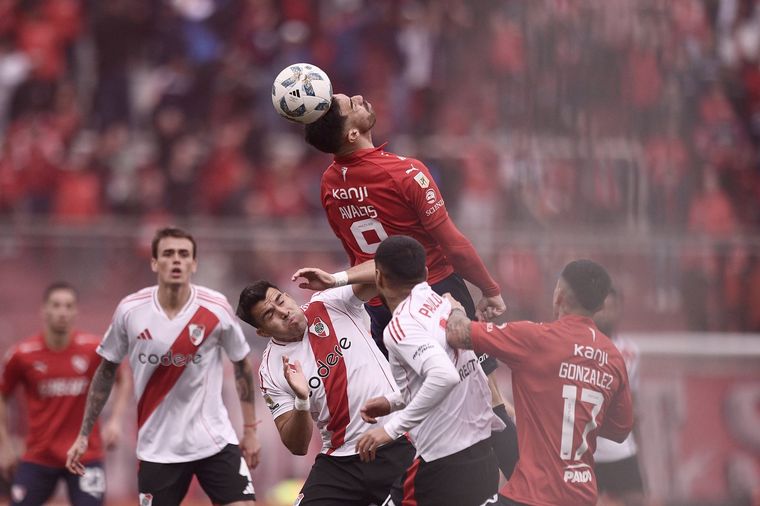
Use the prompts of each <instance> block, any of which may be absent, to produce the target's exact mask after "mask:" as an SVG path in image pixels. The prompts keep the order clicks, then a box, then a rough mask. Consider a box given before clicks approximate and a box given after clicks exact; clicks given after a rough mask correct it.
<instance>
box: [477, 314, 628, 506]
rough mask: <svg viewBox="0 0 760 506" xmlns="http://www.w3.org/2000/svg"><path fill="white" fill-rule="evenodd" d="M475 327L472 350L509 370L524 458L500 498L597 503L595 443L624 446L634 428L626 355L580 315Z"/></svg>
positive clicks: (559, 502) (528, 502)
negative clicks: (615, 442) (603, 438)
mask: <svg viewBox="0 0 760 506" xmlns="http://www.w3.org/2000/svg"><path fill="white" fill-rule="evenodd" d="M477 325H478V324H475V325H474V326H473V329H474V330H473V335H472V338H473V344H474V345H475V348H476V349H477V350H478V351H484V352H487V353H492V354H493V355H495V356H496V357H497V358H499V359H500V360H502V361H504V362H505V363H507V364H508V365H509V366H510V368H511V369H512V388H513V391H514V398H515V412H516V414H517V434H518V442H519V444H520V460H519V461H518V463H517V466H516V468H515V472H514V474H513V475H512V478H511V479H510V481H509V482H508V483H507V485H506V486H505V487H504V488H503V489H502V493H503V494H504V495H506V496H507V497H509V498H511V499H513V500H515V501H518V502H524V503H526V504H537V505H550V504H551V505H554V504H563V505H564V504H573V505H586V504H589V505H590V504H596V498H597V490H596V479H595V475H594V469H593V463H594V462H593V453H594V449H595V446H596V437H597V435H598V434H604V435H606V436H608V437H610V438H612V439H616V440H622V439H624V438H625V436H626V435H627V434H628V433H629V432H630V430H631V425H632V423H633V418H632V409H631V399H630V389H629V387H628V377H627V373H626V369H625V364H624V362H623V358H622V356H621V355H620V353H619V352H618V350H617V349H616V348H615V346H614V345H613V344H612V342H611V341H610V339H609V338H607V336H605V335H604V334H602V333H601V332H600V331H599V330H598V329H597V328H596V326H595V325H594V323H593V321H592V320H591V319H590V318H585V317H582V316H577V315H568V316H565V317H563V318H561V319H560V320H558V321H556V322H553V323H549V324H537V323H533V322H514V323H509V324H505V325H493V324H486V325H482V326H479V327H477ZM475 329H477V330H475Z"/></svg>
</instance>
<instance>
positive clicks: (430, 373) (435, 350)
mask: <svg viewBox="0 0 760 506" xmlns="http://www.w3.org/2000/svg"><path fill="white" fill-rule="evenodd" d="M394 322H395V323H398V319H396V318H394V319H393V320H392V322H391V323H390V324H389V326H390V325H395V323H394ZM397 328H398V327H397ZM402 330H403V336H402V335H400V334H401V333H400V332H399V333H398V334H396V336H398V337H400V339H399V340H397V339H396V337H394V334H392V333H391V332H390V330H389V328H388V327H386V330H385V339H384V341H385V345H386V347H387V348H388V353H389V354H394V355H395V356H396V357H398V360H399V361H400V362H403V363H404V364H406V365H408V366H409V367H411V368H412V369H413V370H414V372H416V373H417V374H418V375H419V376H421V377H422V378H423V384H422V386H421V387H420V389H419V390H418V391H417V393H416V394H415V395H414V397H413V398H412V399H410V400H409V402H408V404H407V405H406V407H405V408H404V409H402V410H400V411H397V412H396V413H395V414H394V415H392V418H391V419H390V420H388V421H387V422H386V423H385V431H386V432H387V433H388V435H390V436H391V437H392V438H397V437H399V436H401V435H402V434H403V433H404V432H407V431H408V430H410V429H411V428H413V427H415V426H416V425H418V424H419V423H420V422H422V420H423V419H424V418H425V417H426V416H427V414H428V413H429V412H430V411H432V410H433V409H434V408H435V407H436V406H438V405H439V404H440V403H441V401H442V400H443V399H444V398H445V397H446V396H447V395H448V393H449V392H450V391H451V389H452V388H454V387H455V386H456V385H457V383H459V374H458V373H457V370H456V367H454V364H453V363H452V362H451V359H450V358H449V356H448V354H447V353H446V350H444V349H443V347H442V346H441V345H440V344H439V343H438V341H436V340H434V339H432V338H431V337H430V336H428V335H427V333H426V332H425V329H424V328H423V327H422V326H421V325H419V324H418V325H405V326H404V327H403V329H402Z"/></svg>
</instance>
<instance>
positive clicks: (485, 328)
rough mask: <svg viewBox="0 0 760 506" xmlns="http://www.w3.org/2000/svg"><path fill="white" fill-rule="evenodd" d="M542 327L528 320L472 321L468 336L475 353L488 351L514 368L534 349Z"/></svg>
mask: <svg viewBox="0 0 760 506" xmlns="http://www.w3.org/2000/svg"><path fill="white" fill-rule="evenodd" d="M542 329H543V325H542V324H540V323H534V322H528V321H523V322H512V323H504V324H501V325H496V324H493V323H484V322H472V323H471V324H470V337H471V339H472V347H473V350H475V353H477V354H481V353H488V354H489V355H491V356H492V357H496V358H497V359H499V360H501V361H502V362H504V363H505V364H507V365H508V366H509V367H511V368H513V369H515V368H519V367H520V365H521V364H522V363H523V362H524V361H525V359H526V358H527V357H528V356H529V355H530V354H531V352H533V351H534V350H535V348H536V347H537V346H536V343H537V338H538V335H539V334H540V333H541V331H542Z"/></svg>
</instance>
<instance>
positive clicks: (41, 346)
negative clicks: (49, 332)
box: [5, 334, 45, 359]
mask: <svg viewBox="0 0 760 506" xmlns="http://www.w3.org/2000/svg"><path fill="white" fill-rule="evenodd" d="M44 350H45V343H44V342H43V340H42V336H40V335H39V334H35V335H33V336H28V337H25V338H24V339H22V340H21V341H19V342H17V343H16V344H14V345H13V346H11V347H10V348H8V351H7V353H6V355H5V356H6V358H8V359H9V358H10V357H12V356H13V355H29V354H31V353H36V352H39V351H44Z"/></svg>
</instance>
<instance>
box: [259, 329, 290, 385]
mask: <svg viewBox="0 0 760 506" xmlns="http://www.w3.org/2000/svg"><path fill="white" fill-rule="evenodd" d="M284 351H285V346H283V345H281V344H278V343H277V342H275V341H274V340H272V339H270V340H269V343H268V344H267V346H266V348H264V352H263V353H262V354H261V363H260V364H259V376H260V378H261V381H262V382H263V381H268V382H274V381H275V376H276V375H277V372H278V371H280V369H281V368H282V358H281V357H282V355H283V353H284ZM278 365H279V368H278Z"/></svg>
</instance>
